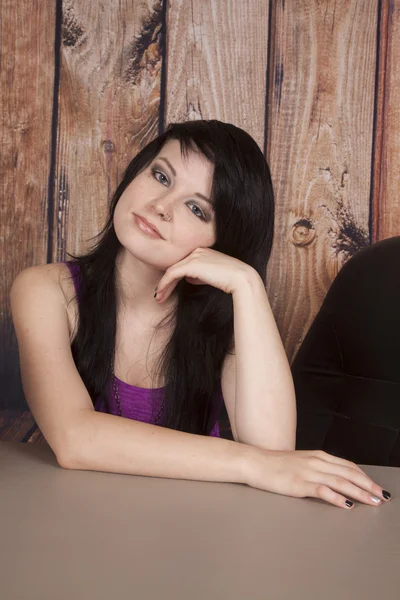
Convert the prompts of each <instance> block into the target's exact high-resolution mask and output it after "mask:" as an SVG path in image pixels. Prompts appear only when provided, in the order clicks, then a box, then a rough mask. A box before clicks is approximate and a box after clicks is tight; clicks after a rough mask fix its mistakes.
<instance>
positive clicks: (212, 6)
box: [165, 0, 269, 148]
mask: <svg viewBox="0 0 400 600" xmlns="http://www.w3.org/2000/svg"><path fill="white" fill-rule="evenodd" d="M268 13H269V3H268V2H265V1H264V0H247V1H246V2H235V1H234V0H219V1H218V2H212V1H210V0H207V1H204V2H186V1H185V0H170V2H169V3H168V13H167V84H166V114H165V124H166V125H167V124H168V123H171V122H175V121H186V120H190V119H220V120H221V121H227V122H230V123H233V124H234V125H237V126H238V127H242V128H243V129H245V130H246V131H247V132H248V133H249V134H250V135H252V136H253V137H254V139H255V140H256V142H257V143H258V144H259V146H260V147H261V148H264V114H265V90H266V68H267V52H268Z"/></svg>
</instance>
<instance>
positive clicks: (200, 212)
mask: <svg viewBox="0 0 400 600" xmlns="http://www.w3.org/2000/svg"><path fill="white" fill-rule="evenodd" d="M188 206H194V207H195V208H197V210H198V211H199V212H197V213H196V212H193V211H192V212H193V214H194V215H196V217H200V219H203V221H205V220H206V218H205V216H204V213H203V211H202V210H201V208H199V207H198V206H197V204H192V203H190V204H188Z"/></svg>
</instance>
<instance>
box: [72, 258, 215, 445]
mask: <svg viewBox="0 0 400 600" xmlns="http://www.w3.org/2000/svg"><path fill="white" fill-rule="evenodd" d="M65 264H66V265H67V266H68V268H69V270H70V272H71V275H72V278H73V281H74V286H75V291H76V297H77V300H78V302H79V279H78V269H79V266H78V265H74V264H72V263H70V262H68V261H66V262H65ZM115 379H116V383H117V386H118V392H119V397H120V404H121V412H122V415H123V416H124V417H126V418H127V419H134V420H135V421H142V422H143V423H152V424H154V420H155V419H156V416H157V414H158V412H159V410H160V407H161V402H162V397H163V391H164V388H154V389H149V388H140V387H136V386H134V385H130V384H129V383H125V381H121V380H120V379H118V377H116V378H115ZM107 399H108V405H109V409H108V410H107V406H106V403H105V401H104V398H103V399H102V398H95V400H94V403H93V404H94V409H95V410H96V411H97V412H103V413H107V412H108V413H110V414H112V415H117V414H118V411H117V402H116V399H115V394H114V392H113V389H112V385H111V383H110V384H109V388H108V390H107ZM222 402H223V397H222V393H220V394H218V396H217V399H216V403H215V411H214V415H215V425H214V427H213V429H212V430H211V432H210V436H213V437H220V432H219V425H218V420H217V419H218V414H219V410H220V408H221V405H222Z"/></svg>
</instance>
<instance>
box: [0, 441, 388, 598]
mask: <svg viewBox="0 0 400 600" xmlns="http://www.w3.org/2000/svg"><path fill="white" fill-rule="evenodd" d="M364 469H365V471H366V472H367V473H368V474H369V475H370V476H371V477H372V478H373V479H374V480H375V481H376V482H377V483H379V484H381V485H382V486H383V487H384V488H385V489H387V490H389V491H390V492H391V493H392V496H393V500H392V501H391V502H390V503H387V504H383V505H382V506H380V507H371V506H366V505H361V504H356V505H355V508H354V509H353V510H352V511H347V510H341V509H339V508H336V507H334V506H331V505H328V504H326V503H323V502H322V501H318V500H314V499H307V498H306V499H295V498H288V497H285V496H279V495H276V494H272V493H268V492H263V491H261V490H255V489H252V488H250V487H248V486H245V485H240V484H230V483H212V482H210V483H207V482H198V481H184V480H175V479H159V478H151V477H138V476H132V475H118V474H114V473H99V472H90V471H68V470H65V469H61V467H59V466H58V464H57V462H56V459H55V457H54V455H53V453H52V451H51V449H50V448H49V447H48V446H43V445H32V444H18V443H9V442H0V521H1V523H0V581H1V598H2V600H16V599H18V600H22V599H24V600H25V599H26V598H29V599H30V600H36V599H39V598H40V600H54V599H57V600H67V599H68V600H91V599H95V600H103V599H104V600H110V598H117V597H119V598H127V597H130V598H135V599H138V600H147V599H151V600H153V599H155V598H157V599H158V598H163V599H171V600H181V599H182V600H197V599H199V600H200V599H201V600H205V599H206V598H207V599H214V598H218V599H220V598H221V599H224V598H229V600H239V599H240V600H244V599H246V600H258V599H261V598H262V599H263V600H266V599H268V600H281V599H285V600H286V599H304V600H305V599H307V600H310V599H318V600H338V599H339V598H340V599H341V600H347V599H349V600H350V599H351V600H358V599H362V600H369V599H371V600H372V599H373V600H376V599H377V598H379V597H385V598H389V597H392V598H398V597H399V594H400V587H399V586H400V469H398V468H390V467H364ZM128 595H129V596H128Z"/></svg>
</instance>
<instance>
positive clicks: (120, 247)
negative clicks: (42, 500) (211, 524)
mask: <svg viewBox="0 0 400 600" xmlns="http://www.w3.org/2000/svg"><path fill="white" fill-rule="evenodd" d="M82 200H84V199H83V198H82ZM273 226H274V199H273V191H272V184H271V177H270V172H269V168H268V165H267V163H266V161H265V159H264V157H263V154H262V152H261V151H260V149H259V148H258V146H257V144H256V143H255V141H254V140H253V139H252V138H251V137H250V136H249V135H248V134H247V133H245V132H244V131H243V130H241V129H239V128H237V127H235V126H233V125H230V124H225V123H221V122H219V121H192V122H187V123H178V124H173V125H172V126H170V127H169V129H168V130H167V131H166V132H165V133H164V134H163V135H161V136H159V137H158V138H157V139H155V140H153V141H152V142H151V143H150V144H148V146H146V147H145V148H144V149H143V150H142V151H141V152H140V153H139V154H138V155H137V156H136V157H135V158H134V159H133V160H132V162H131V163H130V165H129V166H128V168H127V170H126V172H125V174H124V177H123V180H122V182H121V183H120V185H119V187H118V189H117V191H116V193H115V195H114V197H113V200H112V202H111V206H110V212H109V218H108V221H107V223H106V225H105V227H104V229H103V231H102V232H101V233H100V234H99V236H98V240H97V242H96V244H95V245H94V246H93V247H92V249H91V251H90V252H88V253H87V254H84V255H82V256H79V257H75V256H73V257H72V258H73V260H71V261H69V262H67V263H59V264H51V265H42V266H37V267H31V268H28V269H26V270H25V271H23V272H22V273H20V274H19V275H18V276H17V278H16V279H15V281H14V283H13V286H12V291H11V304H12V314H13V320H14V325H15V329H16V333H17V338H18V345H19V352H20V362H21V373H22V382H23V387H24V392H25V395H26V398H27V402H28V404H29V406H30V409H31V411H32V413H33V415H34V417H35V419H36V421H37V423H38V425H39V427H40V429H41V431H42V432H43V435H44V436H45V438H46V440H47V441H48V443H49V444H50V446H51V447H52V449H53V451H54V452H55V455H56V457H57V460H58V462H59V464H60V466H62V467H64V468H69V469H85V470H98V471H108V472H117V473H131V474H138V475H148V476H155V477H172V478H183V479H197V480H205V481H229V482H240V483H245V484H248V485H250V486H253V487H256V488H259V489H262V490H269V491H273V492H276V493H280V494H286V495H290V496H297V497H305V496H313V497H318V498H321V499H323V500H325V501H327V502H330V503H332V504H334V505H336V506H338V507H343V508H351V507H352V506H353V503H352V502H351V501H349V500H348V498H349V497H352V498H353V499H356V500H358V501H360V502H363V503H365V504H370V505H372V506H376V505H377V504H380V503H381V499H386V495H387V494H386V493H385V492H384V490H382V488H381V487H380V486H379V485H377V484H376V483H374V482H373V481H372V480H371V479H370V478H369V477H368V476H367V475H366V474H365V473H364V472H363V471H362V470H361V469H360V468H359V467H358V466H357V465H355V464H353V463H351V462H348V461H346V460H342V459H340V458H337V457H334V456H330V455H328V454H326V453H324V452H319V451H313V452H308V451H302V452H296V451H294V447H295V430H296V411H295V397H294V391H293V383H292V379H291V375H290V370H289V365H288V363H287V359H286V355H285V352H284V349H283V346H282V343H281V340H280V337H279V333H278V330H277V327H276V325H275V322H274V319H273V316H272V312H271V309H270V305H269V303H268V298H267V295H266V291H265V273H266V266H267V262H268V259H269V256H270V252H271V246H272V237H273ZM71 256H72V255H71ZM223 401H224V402H225V405H226V409H227V413H228V416H229V420H230V423H231V427H232V432H233V436H234V440H235V441H231V440H226V439H221V438H220V436H219V430H218V424H217V422H216V419H217V415H218V412H219V408H220V405H221V402H223ZM238 442H239V443H238Z"/></svg>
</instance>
